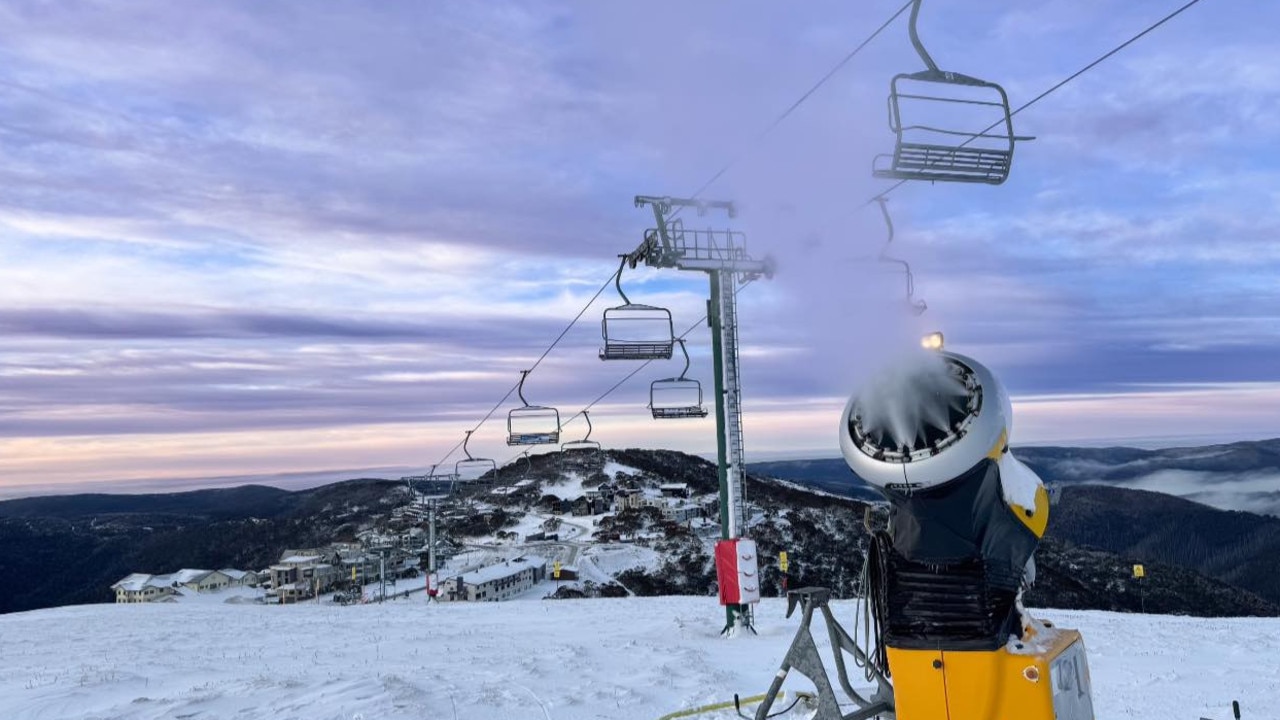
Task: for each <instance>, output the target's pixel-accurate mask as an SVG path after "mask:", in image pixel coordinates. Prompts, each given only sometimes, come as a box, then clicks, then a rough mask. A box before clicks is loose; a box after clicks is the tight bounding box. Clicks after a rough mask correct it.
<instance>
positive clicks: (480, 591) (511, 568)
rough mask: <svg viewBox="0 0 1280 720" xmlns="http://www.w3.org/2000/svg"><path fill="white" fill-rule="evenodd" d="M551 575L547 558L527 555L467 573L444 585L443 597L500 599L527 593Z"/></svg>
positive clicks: (448, 598) (468, 599) (466, 599)
mask: <svg viewBox="0 0 1280 720" xmlns="http://www.w3.org/2000/svg"><path fill="white" fill-rule="evenodd" d="M546 577H547V561H546V559H544V558H541V557H538V556H536V555H526V556H524V557H518V558H515V559H514V560H507V561H504V562H500V563H495V564H493V565H489V566H488V567H483V568H480V569H479V570H474V571H472V572H469V573H464V574H462V575H459V576H458V577H456V578H452V579H451V580H449V581H447V582H446V583H445V584H444V586H443V587H442V588H441V589H442V590H443V593H442V596H441V598H440V599H442V600H465V601H471V602H496V601H499V600H509V599H511V598H513V597H515V596H516V595H519V594H521V593H523V592H527V591H528V590H529V589H531V588H532V587H533V586H534V585H537V584H538V583H540V582H542V581H543V580H545V579H546Z"/></svg>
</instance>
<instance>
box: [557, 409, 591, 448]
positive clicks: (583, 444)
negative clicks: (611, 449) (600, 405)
mask: <svg viewBox="0 0 1280 720" xmlns="http://www.w3.org/2000/svg"><path fill="white" fill-rule="evenodd" d="M582 419H583V420H586V421H587V434H586V435H584V436H583V438H582V439H581V440H573V441H570V442H567V443H565V444H563V445H561V446H560V452H562V453H573V454H575V455H580V454H590V455H595V454H597V453H599V452H600V443H598V442H596V441H595V440H592V439H591V429H592V428H591V414H590V413H588V412H587V411H586V410H583V411H582Z"/></svg>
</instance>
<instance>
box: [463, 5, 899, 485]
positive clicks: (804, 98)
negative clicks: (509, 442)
mask: <svg viewBox="0 0 1280 720" xmlns="http://www.w3.org/2000/svg"><path fill="white" fill-rule="evenodd" d="M913 3H914V0H907V2H906V3H904V4H903V5H902V7H900V8H898V11H897V12H895V13H894V14H893V15H891V16H890V17H889V19H888V20H885V21H884V22H883V23H881V24H880V26H879V27H877V28H876V29H875V30H874V31H873V32H872V33H871V34H870V35H868V36H867V37H866V38H864V39H863V40H862V42H860V43H858V45H857V46H856V47H854V48H853V50H850V51H849V52H848V54H846V55H845V56H844V57H843V58H841V59H840V61H839V62H837V63H836V64H835V65H834V66H832V68H831V69H830V70H828V71H827V72H826V74H824V75H823V76H822V77H821V78H819V79H818V81H817V82H815V83H814V84H813V85H812V86H811V87H809V89H808V90H806V91H805V92H804V93H802V94H801V95H800V97H799V98H797V99H796V101H795V102H793V103H791V105H790V106H789V107H787V109H785V110H783V111H782V112H781V113H780V114H779V115H778V116H777V117H776V118H774V119H773V122H771V123H769V125H767V126H766V127H765V129H764V130H762V131H760V133H759V134H757V135H756V142H759V141H760V140H762V139H764V138H765V137H767V136H768V135H769V134H770V133H772V132H773V131H774V130H775V129H777V127H778V126H779V125H781V124H782V122H783V121H785V120H786V119H787V118H788V117H790V116H791V114H792V113H794V112H795V111H796V110H797V109H799V107H800V106H801V105H803V104H804V103H805V101H807V100H808V99H809V98H810V97H811V96H813V94H814V93H816V92H817V91H818V89H819V88H821V87H822V86H823V85H825V84H826V83H827V81H828V80H830V79H831V78H832V77H834V76H835V74H836V73H838V72H839V71H840V70H841V69H843V68H844V66H846V65H848V64H849V62H850V61H852V60H853V59H854V58H855V57H857V55H858V53H860V52H862V50H863V49H864V48H866V47H867V45H870V44H871V41H872V40H875V39H876V38H877V37H879V36H880V33H882V32H884V30H885V29H886V28H887V27H889V26H890V25H892V24H893V21H895V20H897V19H898V18H899V17H901V16H902V14H903V13H904V12H906V11H907V9H908V8H910V7H911V5H912V4H913ZM750 150H751V148H744V149H743V150H742V151H740V152H739V153H738V155H737V156H735V157H734V158H732V159H731V160H730V161H729V162H727V163H725V165H724V166H723V167H721V168H720V169H719V170H718V171H716V173H715V174H714V175H712V176H711V178H710V179H708V180H707V181H706V182H704V183H702V185H701V186H699V187H698V189H697V190H696V191H694V193H693V195H691V197H694V198H696V197H698V196H699V195H701V194H702V193H703V192H706V190H707V189H708V188H710V187H711V186H712V185H714V184H715V183H716V181H718V180H719V179H720V178H721V177H723V176H724V175H725V173H727V172H729V170H731V169H732V168H733V167H734V166H735V165H737V164H738V162H740V161H741V160H742V159H743V158H744V157H746V156H747V154H748V153H749V152H750ZM683 209H684V208H683V207H680V208H676V210H675V212H674V213H672V214H671V219H675V217H676V216H677V215H679V214H680V211H681V210H683ZM621 274H622V268H621V267H619V268H618V269H617V270H616V271H615V272H614V273H613V274H612V275H610V276H609V278H608V279H607V280H605V282H604V284H603V285H601V286H600V289H599V290H596V293H595V295H592V296H591V299H590V300H589V301H587V304H586V305H584V306H583V307H582V309H581V310H579V311H578V314H577V315H575V316H574V317H573V319H572V320H570V321H569V324H568V325H566V326H565V328H564V330H562V331H561V332H560V334H559V335H557V336H556V339H555V340H553V341H552V342H551V344H550V345H548V346H547V349H546V350H544V351H543V352H542V354H541V355H540V356H538V359H537V360H536V361H535V362H534V363H533V365H532V366H531V367H530V368H529V371H530V372H532V371H533V370H534V369H536V368H537V367H538V366H539V365H540V364H542V361H543V360H545V359H546V357H547V355H550V354H551V351H552V350H554V349H555V348H556V346H557V345H559V344H560V341H561V340H563V339H564V337H565V335H568V334H569V331H570V330H572V329H573V327H574V326H575V325H577V324H578V321H579V320H581V319H582V316H583V315H585V314H586V312H587V310H589V309H591V306H592V305H593V304H595V301H596V300H597V299H599V298H600V295H602V294H603V293H604V291H605V289H607V288H608V287H609V285H610V284H611V283H614V282H615V281H617V280H620V279H621V278H620V275H621ZM749 284H750V282H749V281H748V282H747V283H745V284H743V285H742V286H741V287H739V288H738V291H741V290H742V288H744V287H746V286H747V285H749ZM619 291H621V288H619ZM624 297H625V296H624ZM705 320H706V317H705V316H704V317H703V318H702V320H699V321H698V322H697V323H695V324H694V326H693V327H691V328H690V329H689V330H688V331H686V332H685V333H684V335H681V336H680V337H681V338H683V337H684V336H685V335H688V334H689V332H692V330H693V329H694V328H696V327H697V326H698V325H700V324H701V323H702V322H703V321H705ZM650 362H652V361H651V360H646V361H645V362H644V363H643V364H642V365H640V366H639V367H637V368H636V369H635V370H633V371H631V372H630V373H628V374H627V375H626V377H624V378H623V379H622V381H620V382H619V383H618V384H616V385H614V386H613V388H611V389H610V390H609V391H607V392H606V393H605V394H604V395H601V396H600V397H599V398H597V399H596V400H594V401H592V403H591V404H590V405H588V406H587V409H590V408H591V407H592V406H593V405H595V404H596V403H597V402H600V400H603V399H604V398H605V397H607V396H608V395H609V393H611V392H613V390H616V389H617V388H618V387H620V386H621V385H622V383H625V382H626V381H627V380H630V379H631V378H632V377H635V375H636V373H638V372H639V371H640V370H643V369H644V368H645V367H647V366H648V365H649V363H650ZM515 390H516V388H515V386H512V388H511V389H510V390H508V391H507V394H506V395H503V396H502V399H501V400H499V401H498V403H497V404H496V405H494V406H493V408H491V409H490V410H489V412H487V413H485V415H484V417H483V418H481V419H480V422H478V423H476V425H475V427H474V428H472V429H473V430H479V429H480V428H481V426H483V425H484V424H485V423H486V422H488V421H489V419H490V418H492V417H493V414H494V413H496V412H497V411H498V410H499V409H500V408H501V407H502V406H503V404H505V403H506V401H507V399H508V398H510V397H511V393H513V392H515ZM577 417H578V416H577V415H574V416H573V417H570V418H569V419H568V420H566V421H565V424H568V423H570V422H573V420H575V419H576V418H577ZM460 447H462V443H458V444H457V445H454V446H453V447H452V448H451V449H450V450H449V451H448V452H447V453H445V455H444V457H442V458H441V459H440V462H441V463H443V462H445V461H446V460H448V459H449V458H450V457H451V456H452V455H453V454H454V453H455V452H457V451H458V448H460Z"/></svg>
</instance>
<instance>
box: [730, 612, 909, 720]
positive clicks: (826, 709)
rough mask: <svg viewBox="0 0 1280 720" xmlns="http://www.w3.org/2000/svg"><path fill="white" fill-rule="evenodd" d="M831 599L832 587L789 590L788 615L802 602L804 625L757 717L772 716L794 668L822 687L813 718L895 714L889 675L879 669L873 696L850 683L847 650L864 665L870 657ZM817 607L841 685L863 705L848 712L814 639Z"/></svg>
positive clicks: (865, 719) (861, 719) (856, 719)
mask: <svg viewBox="0 0 1280 720" xmlns="http://www.w3.org/2000/svg"><path fill="white" fill-rule="evenodd" d="M830 601H831V590H830V589H828V588H821V587H806V588H799V589H796V590H791V591H789V592H788V593H787V617H791V615H792V614H793V613H794V612H795V609H796V607H797V606H799V607H800V608H801V610H802V614H801V617H800V627H799V628H797V629H796V636H795V639H794V640H792V641H791V647H790V648H788V649H787V654H786V655H785V656H784V657H783V658H782V669H780V670H778V674H777V675H775V676H774V678H773V682H772V683H771V684H770V685H769V691H768V692H767V693H765V699H764V701H763V702H762V703H760V705H759V707H757V708H756V716H755V717H756V720H764V719H765V718H767V717H768V716H769V710H770V708H772V707H773V702H774V700H776V699H777V697H778V694H779V692H780V691H781V690H782V683H783V682H784V681H785V680H786V679H787V674H788V673H790V672H791V671H792V670H793V669H794V670H797V671H798V672H800V674H802V675H804V676H805V677H807V678H809V679H810V680H811V681H813V684H814V687H816V688H817V690H818V699H817V706H818V709H817V712H816V713H815V714H814V715H813V718H812V720H870V719H871V718H885V719H886V720H888V719H891V718H893V717H894V705H893V686H892V685H890V684H889V681H888V679H887V678H885V677H884V676H883V675H881V674H880V673H879V672H877V673H876V675H875V680H876V685H877V688H876V692H875V693H874V694H873V695H872V696H871V697H870V698H864V697H862V695H860V694H859V693H858V691H856V690H854V689H853V686H852V685H851V684H850V682H849V674H848V671H847V667H846V666H845V659H844V652H849V653H851V654H852V655H853V656H854V658H856V659H857V661H858V663H859V664H860V665H863V666H865V665H867V663H868V658H867V656H866V653H865V652H863V650H862V648H860V647H858V645H857V643H855V642H854V641H853V638H852V637H850V636H849V633H848V632H846V631H845V629H844V628H843V627H841V625H840V622H839V621H837V620H836V618H835V615H833V614H832V612H831V607H830V605H829V603H830ZM814 610H821V611H822V617H823V619H824V620H825V621H826V624H827V634H828V635H829V636H830V638H831V651H832V654H833V655H834V656H835V663H836V678H837V679H838V681H839V683H840V688H841V689H842V690H844V692H845V694H846V695H848V696H849V699H851V700H853V702H854V704H856V705H857V706H858V708H859V709H858V710H855V711H854V712H851V713H849V714H848V715H843V714H841V712H840V702H839V700H838V699H837V698H836V693H835V689H834V688H832V686H831V680H830V679H829V678H828V677H827V669H826V666H825V665H823V662H822V655H821V654H819V652H818V646H817V644H816V643H815V642H814V641H813V631H812V630H811V629H810V627H809V626H810V623H812V622H813V611H814Z"/></svg>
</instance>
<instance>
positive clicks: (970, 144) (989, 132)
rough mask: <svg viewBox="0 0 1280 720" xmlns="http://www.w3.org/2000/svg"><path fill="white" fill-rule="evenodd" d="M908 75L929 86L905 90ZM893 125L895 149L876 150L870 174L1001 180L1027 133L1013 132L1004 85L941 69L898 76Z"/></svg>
mask: <svg viewBox="0 0 1280 720" xmlns="http://www.w3.org/2000/svg"><path fill="white" fill-rule="evenodd" d="M904 81H906V82H907V83H911V84H922V85H924V87H925V88H926V89H925V90H920V91H918V92H912V91H904V90H903V88H902V87H901V86H900V85H901V83H903V82H904ZM912 86H913V87H914V85H912ZM922 111H923V112H922ZM904 116H906V117H905V119H904ZM917 116H923V118H924V119H923V121H921V122H916V120H915V118H916V117H917ZM944 124H945V126H944ZM889 127H890V129H891V130H893V132H894V134H895V135H896V136H897V143H896V145H895V147H894V151H893V154H892V155H889V154H881V155H877V156H876V158H875V160H874V162H873V167H872V174H873V175H874V176H875V177H878V178H885V179H890V180H928V181H938V182H969V183H986V184H990V185H999V184H1001V183H1003V182H1004V181H1005V180H1007V179H1008V177H1009V171H1010V169H1011V167H1012V164H1013V147H1014V142H1015V141H1016V140H1025V139H1029V138H1019V137H1016V136H1015V135H1014V134H1013V116H1012V113H1011V111H1010V109H1009V96H1008V95H1007V94H1006V93H1005V91H1004V88H1002V87H1000V86H999V85H997V84H995V83H992V82H987V81H985V80H980V79H978V78H974V77H969V76H968V75H961V74H960V73H952V72H946V71H942V70H925V71H922V72H917V73H904V74H900V75H896V76H894V78H893V80H892V82H891V83H890V90H889Z"/></svg>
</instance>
